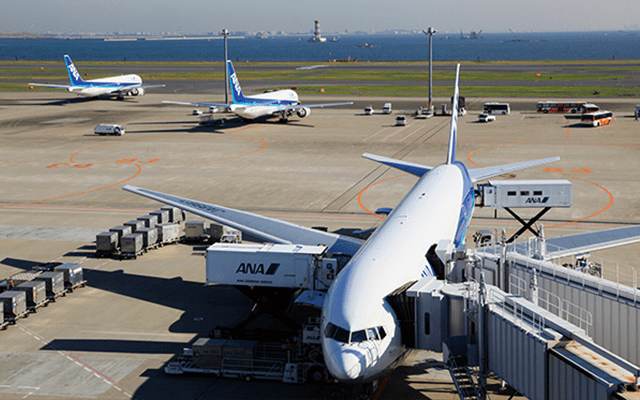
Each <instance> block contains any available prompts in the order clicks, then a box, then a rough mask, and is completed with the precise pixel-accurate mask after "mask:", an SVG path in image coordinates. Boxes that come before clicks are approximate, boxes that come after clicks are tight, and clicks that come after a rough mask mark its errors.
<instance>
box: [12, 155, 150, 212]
mask: <svg viewBox="0 0 640 400" xmlns="http://www.w3.org/2000/svg"><path fill="white" fill-rule="evenodd" d="M134 165H135V166H136V167H138V172H136V173H135V174H134V175H133V176H131V177H129V178H127V179H125V180H123V181H120V182H116V183H114V184H111V185H108V186H103V187H101V188H97V189H91V190H86V191H84V192H80V193H73V194H67V195H65V196H58V197H52V198H50V199H44V200H35V201H29V202H27V203H18V204H7V205H4V206H0V208H7V207H15V206H24V205H27V204H37V203H45V202H47V201H54V200H60V199H66V198H68V197H74V196H80V195H82V194H87V193H93V192H97V191H99V190H103V189H108V188H110V187H114V186H118V185H120V184H123V183H125V182H127V181H130V180H131V179H133V178H135V177H136V176H138V175H140V172H142V168H141V167H140V166H139V165H138V164H134Z"/></svg>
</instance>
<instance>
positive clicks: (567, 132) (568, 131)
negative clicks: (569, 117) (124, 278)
mask: <svg viewBox="0 0 640 400" xmlns="http://www.w3.org/2000/svg"><path fill="white" fill-rule="evenodd" d="M567 140H569V127H568V126H567Z"/></svg>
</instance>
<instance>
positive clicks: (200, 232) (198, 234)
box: [184, 221, 207, 241]
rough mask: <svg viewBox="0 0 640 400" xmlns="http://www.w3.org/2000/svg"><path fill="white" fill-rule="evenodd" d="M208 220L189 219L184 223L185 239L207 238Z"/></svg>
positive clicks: (197, 239)
mask: <svg viewBox="0 0 640 400" xmlns="http://www.w3.org/2000/svg"><path fill="white" fill-rule="evenodd" d="M205 227H206V222H204V221H187V222H185V224H184V239H185V240H187V241H201V240H206V239H207V235H206V231H205Z"/></svg>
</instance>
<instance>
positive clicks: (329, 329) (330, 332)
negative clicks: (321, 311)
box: [324, 322, 338, 338]
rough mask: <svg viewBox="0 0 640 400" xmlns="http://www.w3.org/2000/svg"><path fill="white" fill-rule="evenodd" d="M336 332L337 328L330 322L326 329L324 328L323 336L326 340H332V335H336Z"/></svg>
mask: <svg viewBox="0 0 640 400" xmlns="http://www.w3.org/2000/svg"><path fill="white" fill-rule="evenodd" d="M336 330H338V327H337V326H335V325H334V324H332V323H331V322H329V323H328V324H327V327H326V328H324V336H325V337H328V338H333V335H335V334H336Z"/></svg>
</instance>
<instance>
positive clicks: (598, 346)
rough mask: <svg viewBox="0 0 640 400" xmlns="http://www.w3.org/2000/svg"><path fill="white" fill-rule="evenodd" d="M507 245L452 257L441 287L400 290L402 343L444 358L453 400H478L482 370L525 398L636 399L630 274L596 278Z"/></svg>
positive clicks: (637, 314) (639, 294) (430, 283)
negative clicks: (410, 328) (409, 315)
mask: <svg viewBox="0 0 640 400" xmlns="http://www.w3.org/2000/svg"><path fill="white" fill-rule="evenodd" d="M518 245H520V246H522V244H518ZM514 249H515V246H513V247H511V248H508V246H506V245H505V246H504V247H500V246H494V247H491V248H487V249H474V250H469V251H466V252H457V253H453V254H451V255H450V257H452V258H453V259H450V260H448V262H447V272H448V274H447V276H448V281H439V280H436V279H435V278H433V277H431V278H425V279H423V280H420V281H418V282H416V283H415V284H414V285H413V286H411V287H410V288H408V289H407V290H406V297H407V298H408V299H410V300H412V301H413V307H412V310H413V312H414V330H415V332H414V335H413V336H414V338H415V342H414V343H413V344H410V343H407V345H408V346H409V347H411V346H413V347H416V348H420V349H428V350H432V351H441V352H443V355H444V360H445V363H447V365H448V367H449V370H450V372H451V375H452V378H453V380H454V382H455V383H456V387H457V388H458V393H459V395H460V398H461V399H475V398H478V399H483V398H486V394H484V391H483V390H482V388H483V387H484V384H485V382H486V381H485V380H486V377H487V375H488V373H489V372H492V373H495V374H496V375H497V376H499V377H500V378H501V379H503V380H504V381H506V383H508V384H509V385H510V386H512V387H513V388H515V389H516V390H517V391H518V392H519V393H521V394H523V395H524V396H526V397H527V398H529V399H532V400H533V399H535V400H537V399H576V400H577V399H640V392H638V383H640V368H639V367H638V366H637V365H638V364H640V344H639V343H638V337H637V333H638V331H639V330H640V329H639V328H640V291H638V290H637V289H636V288H635V287H637V284H636V283H637V280H634V279H636V278H637V277H636V276H635V275H634V274H635V272H625V273H622V271H624V270H625V268H623V267H622V266H618V269H617V271H615V272H611V271H605V268H604V267H603V274H604V275H605V276H607V275H609V278H613V279H603V278H600V277H597V276H592V275H589V274H587V273H584V272H581V271H579V270H575V269H571V268H568V267H567V266H566V265H567V260H561V259H558V260H556V262H557V263H553V262H550V261H544V260H542V259H537V258H536V257H534V256H527V255H523V254H522V253H521V252H519V251H515V250H514ZM562 262H565V266H562ZM633 271H635V270H633ZM625 283H628V284H631V285H632V286H628V285H626V284H625ZM403 337H404V334H403ZM407 337H411V335H408V336H407Z"/></svg>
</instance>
